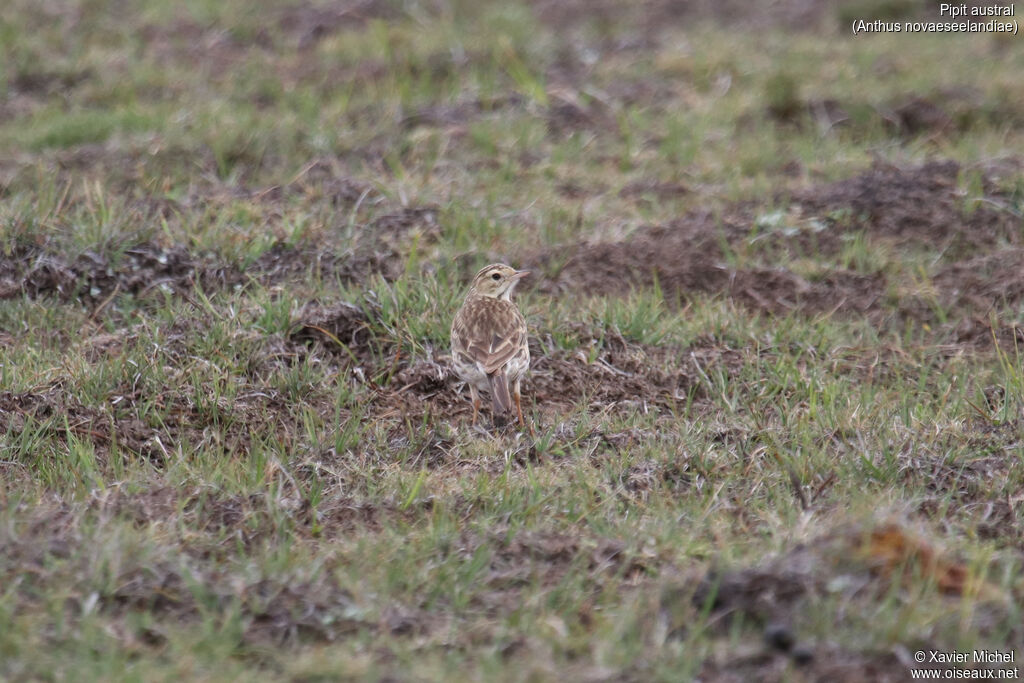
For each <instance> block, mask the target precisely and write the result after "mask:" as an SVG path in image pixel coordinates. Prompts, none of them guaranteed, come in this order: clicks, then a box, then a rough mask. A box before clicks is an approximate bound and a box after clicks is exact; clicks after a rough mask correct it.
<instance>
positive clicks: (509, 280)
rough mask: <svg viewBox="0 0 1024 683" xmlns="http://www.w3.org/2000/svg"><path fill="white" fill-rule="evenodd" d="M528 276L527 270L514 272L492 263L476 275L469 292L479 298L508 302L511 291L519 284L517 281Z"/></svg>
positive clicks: (510, 268) (504, 266)
mask: <svg viewBox="0 0 1024 683" xmlns="http://www.w3.org/2000/svg"><path fill="white" fill-rule="evenodd" d="M529 274H530V271H528V270H516V269H515V268H513V267H512V266H507V265H505V264H504V263H492V264H491V265H489V266H485V267H483V268H481V269H480V272H479V273H477V274H476V277H475V278H473V286H472V287H471V288H470V291H471V292H472V293H474V294H478V295H480V296H489V297H493V298H495V299H504V300H505V301H509V300H510V299H511V297H512V290H513V289H515V287H516V285H517V284H519V280H520V279H521V278H522V277H524V276H526V275H529Z"/></svg>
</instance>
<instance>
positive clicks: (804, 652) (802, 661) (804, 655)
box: [792, 644, 814, 666]
mask: <svg viewBox="0 0 1024 683" xmlns="http://www.w3.org/2000/svg"><path fill="white" fill-rule="evenodd" d="M792 656H793V663H794V664H796V665H797V666H807V665H808V664H810V663H811V662H812V661H813V660H814V649H813V648H811V646H810V645H803V644H801V645H797V646H796V647H794V648H793V652H792Z"/></svg>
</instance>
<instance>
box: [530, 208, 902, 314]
mask: <svg viewBox="0 0 1024 683" xmlns="http://www.w3.org/2000/svg"><path fill="white" fill-rule="evenodd" d="M744 234H748V233H747V232H746V230H745V228H744V219H743V217H741V216H739V215H737V216H734V217H732V218H730V219H726V220H725V221H724V222H720V221H717V220H715V219H714V218H713V217H711V216H710V215H706V214H704V215H691V216H688V217H687V218H685V219H682V220H680V221H677V222H675V223H672V224H670V225H667V226H654V227H648V228H642V229H641V230H639V231H637V232H636V233H634V234H633V235H632V236H630V237H629V238H628V239H627V240H625V241H623V242H605V243H596V244H582V245H578V246H576V247H569V248H568V249H559V250H551V251H549V252H546V253H541V254H539V255H530V256H527V257H525V258H524V261H525V262H526V263H530V264H538V265H539V266H540V267H541V268H543V269H546V270H548V271H549V272H552V271H553V275H552V277H550V278H549V279H547V280H545V281H544V282H543V283H542V284H541V285H540V287H539V288H540V289H541V291H545V292H547V293H552V294H554V293H557V292H558V291H561V290H567V289H572V290H573V291H586V292H589V293H593V294H604V295H616V294H625V293H628V292H629V291H630V290H632V289H634V288H637V287H651V286H653V285H654V284H655V282H657V284H658V286H659V287H660V288H661V289H662V291H663V292H665V295H666V298H667V299H668V300H673V299H675V298H676V297H677V296H681V297H684V298H685V297H687V296H689V295H691V294H692V293H696V292H699V293H710V294H723V295H725V296H727V297H729V298H732V299H736V300H738V301H740V302H742V303H743V304H745V305H747V306H748V307H750V308H752V309H754V310H760V311H766V312H772V313H779V312H786V311H792V310H796V311H803V312H808V313H820V312H835V311H846V312H867V311H870V310H872V309H874V308H876V307H878V306H879V304H880V299H881V297H882V294H883V293H884V292H885V288H886V282H885V278H884V276H883V275H882V274H874V275H864V274H861V273H856V272H852V271H848V270H832V271H827V272H825V273H823V274H822V275H820V276H819V277H817V278H815V279H809V278H804V277H801V276H799V275H797V274H795V273H793V272H791V271H788V270H786V269H785V268H782V267H779V268H756V269H736V268H733V267H731V266H729V265H728V263H727V259H726V255H725V253H724V252H723V249H722V245H723V244H726V243H728V242H729V241H731V240H738V239H740V238H741V235H744ZM566 253H568V255H569V256H568V258H567V259H566V260H565V261H564V262H563V263H561V264H560V265H559V264H558V261H560V260H561V259H562V258H565V254H566Z"/></svg>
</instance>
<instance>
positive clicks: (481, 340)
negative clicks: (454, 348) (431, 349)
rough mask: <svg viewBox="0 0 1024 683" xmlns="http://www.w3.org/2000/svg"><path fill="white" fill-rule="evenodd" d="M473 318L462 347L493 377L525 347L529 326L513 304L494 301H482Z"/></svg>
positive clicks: (466, 353) (464, 336) (463, 336)
mask: <svg viewBox="0 0 1024 683" xmlns="http://www.w3.org/2000/svg"><path fill="white" fill-rule="evenodd" d="M500 304H504V305H500ZM487 308H489V309H490V310H486V309H487ZM473 314H476V315H473ZM470 318H471V320H472V322H471V323H470V324H469V325H468V329H467V330H465V332H464V334H462V335H461V336H462V344H461V345H460V346H461V347H462V349H463V351H464V353H465V355H467V356H469V358H471V359H472V361H473V362H474V363H476V364H477V365H478V366H479V367H480V369H481V370H483V371H484V372H485V373H486V374H488V375H492V374H494V373H495V372H497V371H498V370H500V369H501V367H502V366H504V365H505V364H506V363H508V362H509V361H510V360H511V359H512V358H514V357H515V355H516V354H517V353H518V352H519V350H520V349H521V348H522V346H523V344H524V343H525V341H526V325H525V324H524V321H523V320H522V315H521V314H520V313H519V311H518V310H517V309H516V308H515V306H514V305H513V304H510V303H507V302H504V301H498V300H494V299H492V300H488V301H486V302H481V306H480V310H478V311H473V312H472V314H471V315H470Z"/></svg>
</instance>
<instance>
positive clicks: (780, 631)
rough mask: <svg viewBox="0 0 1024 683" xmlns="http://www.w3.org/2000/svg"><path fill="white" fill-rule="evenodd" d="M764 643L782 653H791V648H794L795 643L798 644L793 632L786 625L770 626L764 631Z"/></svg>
mask: <svg viewBox="0 0 1024 683" xmlns="http://www.w3.org/2000/svg"><path fill="white" fill-rule="evenodd" d="M764 642H766V643H768V645H769V646H770V647H773V648H775V649H776V650H781V651H782V652H789V650H790V648H792V647H793V643H795V642H796V638H794V637H793V631H791V630H790V628H789V627H788V626H786V625H785V624H779V623H774V624H768V626H767V627H766V628H765V630H764Z"/></svg>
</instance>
